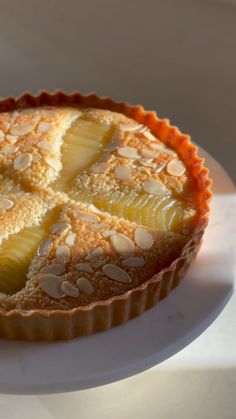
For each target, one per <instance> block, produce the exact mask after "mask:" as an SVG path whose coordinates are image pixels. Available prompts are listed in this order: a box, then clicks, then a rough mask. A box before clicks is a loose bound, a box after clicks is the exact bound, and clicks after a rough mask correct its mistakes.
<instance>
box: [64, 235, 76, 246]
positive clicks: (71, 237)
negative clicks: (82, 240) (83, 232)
mask: <svg viewBox="0 0 236 419" xmlns="http://www.w3.org/2000/svg"><path fill="white" fill-rule="evenodd" d="M75 239H76V234H75V233H69V234H68V235H67V237H66V240H65V242H66V244H67V245H68V246H73V244H75Z"/></svg>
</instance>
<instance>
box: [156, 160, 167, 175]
mask: <svg viewBox="0 0 236 419" xmlns="http://www.w3.org/2000/svg"><path fill="white" fill-rule="evenodd" d="M165 166H166V162H164V163H157V164H156V166H155V172H156V173H160V172H161V171H162V169H164V167H165Z"/></svg>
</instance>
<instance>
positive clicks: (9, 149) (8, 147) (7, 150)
mask: <svg viewBox="0 0 236 419" xmlns="http://www.w3.org/2000/svg"><path fill="white" fill-rule="evenodd" d="M18 148H19V147H13V146H11V145H4V147H3V148H2V149H1V154H4V155H7V154H11V153H15V152H16V151H17V150H18Z"/></svg>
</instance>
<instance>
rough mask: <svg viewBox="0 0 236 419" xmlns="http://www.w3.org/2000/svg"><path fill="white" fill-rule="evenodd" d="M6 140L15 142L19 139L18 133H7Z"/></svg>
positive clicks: (11, 142)
mask: <svg viewBox="0 0 236 419" xmlns="http://www.w3.org/2000/svg"><path fill="white" fill-rule="evenodd" d="M6 140H7V141H8V142H9V143H10V144H15V143H16V142H17V140H18V137H17V136H16V135H10V134H7V135H6Z"/></svg>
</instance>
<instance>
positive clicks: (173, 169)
mask: <svg viewBox="0 0 236 419" xmlns="http://www.w3.org/2000/svg"><path fill="white" fill-rule="evenodd" d="M166 169H167V172H168V173H169V175H173V176H177V177H178V176H182V175H183V174H184V172H185V171H186V167H185V165H184V164H183V162H182V161H181V160H177V159H173V160H171V161H169V163H168V164H167V167H166Z"/></svg>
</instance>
